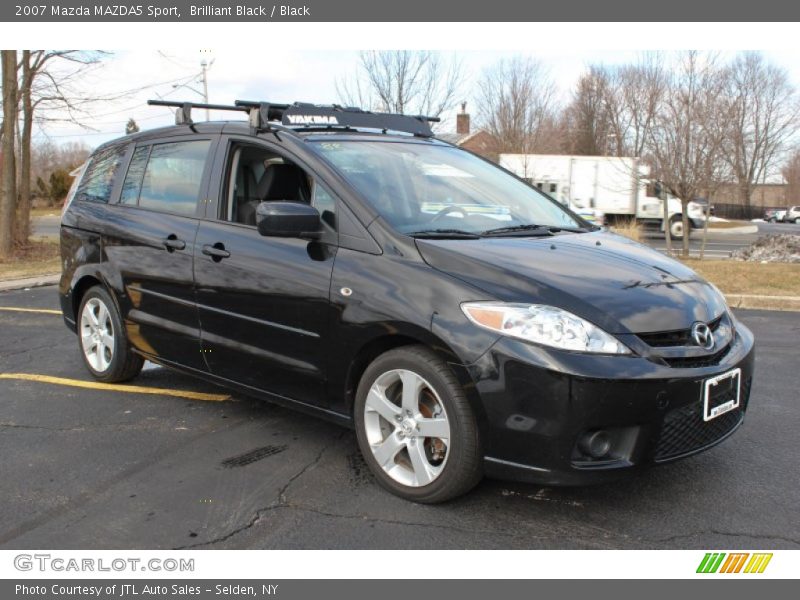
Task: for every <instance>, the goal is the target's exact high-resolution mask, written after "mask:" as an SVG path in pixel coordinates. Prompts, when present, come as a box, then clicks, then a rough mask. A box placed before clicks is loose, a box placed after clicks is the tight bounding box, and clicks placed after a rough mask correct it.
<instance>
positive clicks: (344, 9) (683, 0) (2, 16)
mask: <svg viewBox="0 0 800 600" xmlns="http://www.w3.org/2000/svg"><path fill="white" fill-rule="evenodd" d="M134 2H135V0H134ZM797 20H800V5H799V4H798V3H794V2H787V1H786V0H760V1H759V2H756V3H754V2H743V1H742V0H729V1H726V2H722V1H719V0H671V1H670V2H652V1H650V2H648V1H646V0H605V1H603V2H598V1H597V0H573V1H572V2H549V1H545V0H538V1H528V2H524V1H520V0H491V2H476V1H475V0H457V1H456V0H452V1H442V0H440V1H438V2H431V0H402V1H383V2H381V1H379V0H306V1H305V2H294V1H291V2H283V3H273V2H258V1H253V0H240V1H231V2H220V1H219V0H216V1H211V2H202V1H199V2H192V1H189V0H160V1H158V0H157V1H152V0H151V1H150V2H146V3H142V4H137V3H126V4H122V3H120V4H114V3H108V2H97V1H96V0H57V1H46V0H12V1H11V2H2V3H0V21H2V22H59V21H65V22H80V21H83V22H106V23H107V22H115V21H116V22H155V21H161V22H180V21H187V22H201V21H209V22H211V21H229V22H234V21H239V22H252V21H262V22H265V21H279V22H287V21H296V22H347V21H355V22H379V21H384V22H412V21H414V22H449V21H454V22H505V21H508V22H524V21H530V22H537V21H538V22H542V21H564V22H581V21H593V22H617V21H621V22H634V21H653V22H659V21H660V22H678V21H680V22H693V21H701V22H771V21H775V22H782V21H797ZM653 34H654V35H672V34H675V35H680V31H679V29H678V28H677V27H676V28H673V29H672V33H670V31H669V30H667V31H654V32H653ZM598 35H599V36H602V31H598Z"/></svg>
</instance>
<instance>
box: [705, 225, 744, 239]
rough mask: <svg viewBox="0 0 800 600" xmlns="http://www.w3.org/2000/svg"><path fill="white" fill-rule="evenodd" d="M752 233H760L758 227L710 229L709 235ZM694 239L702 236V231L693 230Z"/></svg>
mask: <svg viewBox="0 0 800 600" xmlns="http://www.w3.org/2000/svg"><path fill="white" fill-rule="evenodd" d="M750 233H758V225H744V226H742V227H720V228H719V229H716V228H714V227H709V229H708V235H744V234H750ZM691 235H692V237H694V236H702V235H703V230H702V229H692V234H691Z"/></svg>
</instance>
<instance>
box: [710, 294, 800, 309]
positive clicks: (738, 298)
mask: <svg viewBox="0 0 800 600" xmlns="http://www.w3.org/2000/svg"><path fill="white" fill-rule="evenodd" d="M723 295H724V296H725V301H726V302H727V303H728V306H730V307H731V308H751V309H756V310H780V311H791V312H800V296H763V295H760V294H725V293H724V292H723Z"/></svg>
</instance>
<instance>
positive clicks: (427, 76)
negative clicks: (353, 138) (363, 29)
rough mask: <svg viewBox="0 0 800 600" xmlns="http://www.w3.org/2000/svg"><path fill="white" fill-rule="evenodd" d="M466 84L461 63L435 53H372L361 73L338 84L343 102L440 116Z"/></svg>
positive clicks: (362, 55) (367, 54) (362, 56)
mask: <svg viewBox="0 0 800 600" xmlns="http://www.w3.org/2000/svg"><path fill="white" fill-rule="evenodd" d="M463 82H464V75H463V70H462V67H461V63H460V61H458V60H456V59H455V58H451V59H446V58H444V57H443V56H442V55H441V54H439V53H437V52H432V51H414V50H380V51H379V50H368V51H364V52H361V53H360V54H359V62H358V71H357V73H356V74H355V75H354V76H353V77H351V78H349V79H342V80H340V81H337V82H336V92H337V95H338V96H339V99H340V102H342V103H343V104H347V105H351V106H359V107H361V108H367V109H370V110H375V111H382V112H393V113H401V114H409V115H410V114H413V115H425V116H429V117H440V116H441V115H442V113H444V112H446V111H447V110H450V109H451V108H453V106H455V104H456V102H457V100H458V98H459V97H460V96H459V93H460V90H461V86H462V85H463Z"/></svg>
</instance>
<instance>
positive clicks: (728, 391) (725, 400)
mask: <svg viewBox="0 0 800 600" xmlns="http://www.w3.org/2000/svg"><path fill="white" fill-rule="evenodd" d="M741 395H742V370H741V369H733V370H732V371H727V372H726V373H723V374H721V375H717V376H716V377H711V378H709V379H706V380H705V381H704V382H703V421H710V420H712V419H715V418H717V417H719V416H720V415H724V414H725V413H727V412H730V411H732V410H735V409H737V408H739V403H740V401H741Z"/></svg>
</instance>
